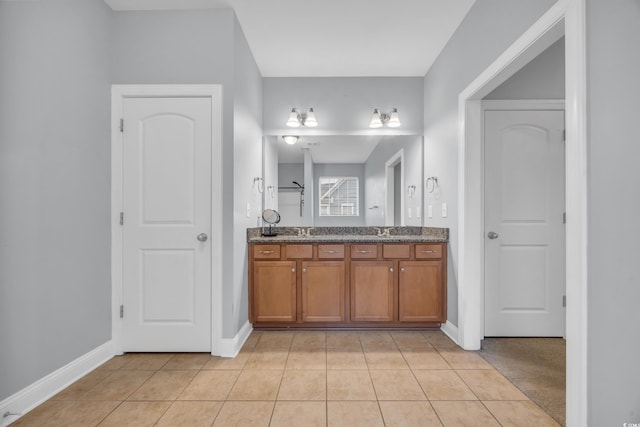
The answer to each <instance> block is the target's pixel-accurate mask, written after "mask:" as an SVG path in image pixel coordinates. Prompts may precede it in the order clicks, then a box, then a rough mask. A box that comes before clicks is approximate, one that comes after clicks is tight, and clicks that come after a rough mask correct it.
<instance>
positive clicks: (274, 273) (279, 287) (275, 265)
mask: <svg viewBox="0 0 640 427" xmlns="http://www.w3.org/2000/svg"><path fill="white" fill-rule="evenodd" d="M253 320H254V321H255V322H295V321H296V263H295V261H255V262H254V263H253Z"/></svg>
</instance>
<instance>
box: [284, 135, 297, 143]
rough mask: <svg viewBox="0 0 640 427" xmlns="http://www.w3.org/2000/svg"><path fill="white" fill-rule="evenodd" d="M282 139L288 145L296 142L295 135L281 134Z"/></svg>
mask: <svg viewBox="0 0 640 427" xmlns="http://www.w3.org/2000/svg"><path fill="white" fill-rule="evenodd" d="M282 139H283V140H284V142H286V143H287V144H289V145H293V144H295V143H296V142H298V137H297V136H295V135H282Z"/></svg>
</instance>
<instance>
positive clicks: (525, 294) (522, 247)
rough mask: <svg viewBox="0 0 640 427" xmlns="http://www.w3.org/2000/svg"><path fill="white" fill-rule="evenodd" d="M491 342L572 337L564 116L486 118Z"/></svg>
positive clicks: (487, 327)
mask: <svg viewBox="0 0 640 427" xmlns="http://www.w3.org/2000/svg"><path fill="white" fill-rule="evenodd" d="M484 129H485V131H484V132H485V133H484V145H485V187H484V188H485V281H484V282H485V336H555V337H561V336H563V335H564V325H565V310H564V307H563V294H564V289H565V255H564V252H565V249H564V248H565V230H564V221H563V217H564V206H565V202H564V187H565V178H564V177H565V173H564V141H563V129H564V112H563V111H486V112H485V127H484Z"/></svg>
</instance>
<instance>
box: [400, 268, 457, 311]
mask: <svg viewBox="0 0 640 427" xmlns="http://www.w3.org/2000/svg"><path fill="white" fill-rule="evenodd" d="M399 265H400V271H399V279H398V321H400V322H444V321H445V320H446V319H445V320H442V319H443V314H444V305H445V303H446V301H445V298H444V292H443V286H442V278H443V276H442V270H443V265H442V263H441V262H440V261H401V262H400V263H399Z"/></svg>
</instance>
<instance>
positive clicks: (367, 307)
mask: <svg viewBox="0 0 640 427" xmlns="http://www.w3.org/2000/svg"><path fill="white" fill-rule="evenodd" d="M351 320H352V321H354V322H391V321H393V262H392V261H353V262H352V263H351Z"/></svg>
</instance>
